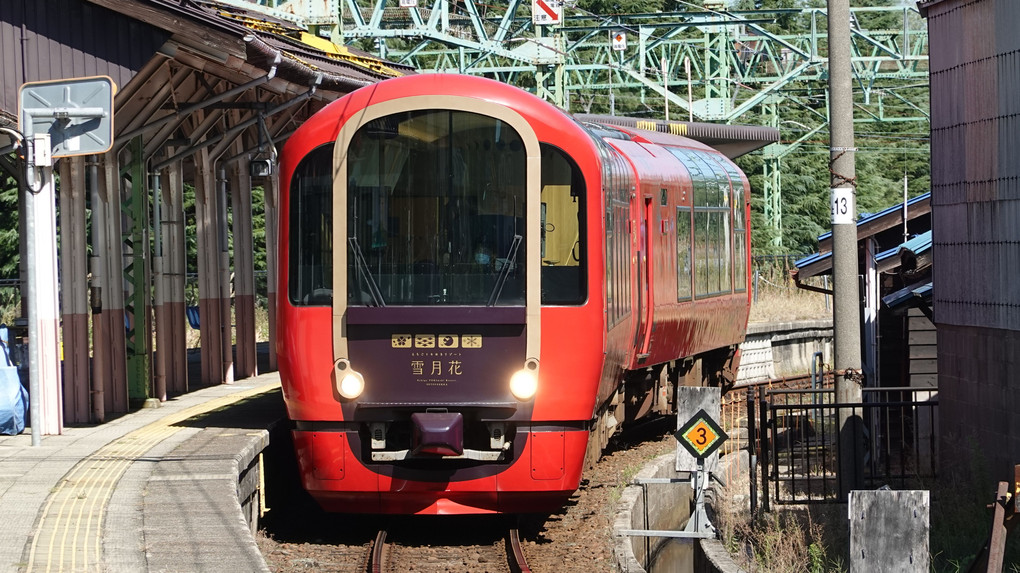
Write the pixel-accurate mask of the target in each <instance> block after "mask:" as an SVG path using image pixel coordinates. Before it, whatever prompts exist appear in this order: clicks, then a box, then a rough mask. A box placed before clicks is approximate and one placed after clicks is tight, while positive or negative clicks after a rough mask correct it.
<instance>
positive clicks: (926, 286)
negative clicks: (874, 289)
mask: <svg viewBox="0 0 1020 573" xmlns="http://www.w3.org/2000/svg"><path fill="white" fill-rule="evenodd" d="M932 290H933V289H932V282H931V281H928V282H922V283H914V284H912V285H910V286H907V287H904V288H901V289H900V290H898V291H896V292H894V293H892V294H888V295H886V296H884V297H882V304H884V305H886V306H887V307H889V308H890V309H894V308H896V307H899V306H902V305H905V304H908V303H916V302H918V301H921V302H924V303H925V304H929V305H930V304H931V295H932ZM911 306H913V304H911Z"/></svg>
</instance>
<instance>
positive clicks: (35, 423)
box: [25, 133, 63, 446]
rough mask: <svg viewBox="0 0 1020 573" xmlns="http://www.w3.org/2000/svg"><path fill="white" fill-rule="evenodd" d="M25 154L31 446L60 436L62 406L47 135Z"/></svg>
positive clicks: (38, 136) (53, 205)
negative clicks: (26, 159)
mask: <svg viewBox="0 0 1020 573" xmlns="http://www.w3.org/2000/svg"><path fill="white" fill-rule="evenodd" d="M31 144H32V149H31V150H30V153H29V162H28V169H29V171H30V172H32V173H30V175H29V177H28V181H29V184H28V192H29V195H28V197H27V201H26V209H25V211H26V218H27V221H28V229H27V237H26V238H27V242H28V245H27V247H28V248H27V251H28V253H27V254H28V260H27V261H25V263H26V264H27V265H28V294H29V303H28V348H29V360H28V364H29V393H30V397H29V398H30V401H31V415H32V422H31V424H32V445H33V446H38V445H41V443H42V439H41V437H40V436H41V435H42V434H44V433H45V434H47V435H54V434H60V433H61V431H62V430H63V420H62V414H63V407H62V404H61V388H60V344H59V337H60V335H59V326H58V324H59V323H58V313H59V309H58V306H59V305H58V302H57V237H56V235H57V223H56V202H55V201H56V198H55V194H54V190H53V160H52V156H51V154H50V136H49V134H48V133H41V134H35V135H34V136H33V138H32V142H31Z"/></svg>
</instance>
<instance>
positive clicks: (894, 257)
mask: <svg viewBox="0 0 1020 573" xmlns="http://www.w3.org/2000/svg"><path fill="white" fill-rule="evenodd" d="M930 203H931V192H928V193H923V194H921V195H918V196H917V197H914V198H913V199H910V200H908V201H907V208H908V212H909V211H910V210H911V208H914V211H915V212H920V211H921V210H919V209H916V208H917V207H918V206H920V205H925V206H926V207H925V209H924V210H923V213H925V214H926V213H928V212H929V209H930ZM902 213H903V204H902V203H900V204H897V205H893V206H892V207H889V208H888V209H883V210H882V211H879V212H878V213H872V214H870V215H866V216H864V217H861V218H860V219H858V221H857V238H858V240H861V239H866V238H869V237H871V236H873V235H875V234H876V233H877V232H878V231H880V230H884V229H887V228H889V227H891V226H894V225H896V224H899V222H902V220H903V218H902ZM865 229H867V230H865ZM826 240H827V241H828V242H829V243H831V240H832V232H831V231H830V232H827V233H825V234H823V235H820V236H819V237H818V243H819V248H821V247H822V246H823V245H825V243H824V242H823V241H826ZM931 244H932V239H931V230H928V231H926V232H924V233H919V234H918V235H916V236H915V237H914V238H912V239H910V240H909V241H907V242H905V243H901V244H898V245H896V247H894V248H891V249H887V250H884V251H881V252H879V253H878V254H876V255H875V262H876V263H878V265H879V271H880V272H888V271H890V270H892V269H893V268H895V267H896V266H898V265H899V255H900V254H901V249H902V248H903V247H904V245H908V249H909V250H911V251H913V252H914V253H915V254H920V253H921V252H923V251H927V250H930V249H931ZM925 245H926V246H925ZM829 249H830V250H822V251H820V252H818V253H814V254H811V255H808V256H806V257H804V258H802V259H799V260H797V261H795V262H794V266H795V267H797V268H796V270H795V271H794V273H795V274H796V276H797V278H799V279H804V278H807V277H813V276H816V275H820V274H825V273H828V272H829V271H830V270H831V269H832V251H831V246H830V247H829ZM915 249H916V251H915Z"/></svg>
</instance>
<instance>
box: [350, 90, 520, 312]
mask: <svg viewBox="0 0 1020 573" xmlns="http://www.w3.org/2000/svg"><path fill="white" fill-rule="evenodd" d="M347 153H348V156H347V214H348V233H347V234H348V237H347V239H346V241H347V245H346V246H347V261H348V264H347V276H348V285H347V286H348V300H347V302H348V304H350V305H353V306H365V305H367V306H381V305H432V304H443V305H523V304H524V285H525V282H524V274H525V264H524V261H525V257H526V254H525V252H524V251H525V249H524V245H525V241H524V237H525V197H526V189H525V175H526V170H527V161H526V154H525V151H524V144H523V142H522V141H521V138H520V136H519V135H518V134H517V133H516V132H515V131H514V130H513V129H511V128H510V127H509V126H508V125H507V124H505V123H504V122H502V121H500V120H498V119H495V118H491V117H488V116H484V115H479V114H475V113H469V112H462V111H450V110H421V111H410V112H405V113H400V114H396V115H391V116H386V117H383V118H380V119H377V120H375V121H372V122H370V123H367V124H365V125H364V126H362V127H361V128H360V129H359V130H358V131H357V133H356V134H355V135H354V138H353V139H352V140H351V145H350V147H349V148H348V150H347Z"/></svg>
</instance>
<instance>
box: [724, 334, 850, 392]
mask: <svg viewBox="0 0 1020 573" xmlns="http://www.w3.org/2000/svg"><path fill="white" fill-rule="evenodd" d="M815 352H821V353H822V360H823V361H824V362H825V363H827V364H832V320H831V319H828V320H802V321H798V322H761V323H752V324H749V325H748V327H747V338H746V339H745V340H744V342H743V343H742V344H741V345H740V370H739V372H738V373H737V385H738V386H739V385H740V384H745V383H752V382H763V381H765V380H768V379H770V378H781V377H784V376H798V375H802V374H807V373H810V372H811V357H812V356H813V355H814V353H815Z"/></svg>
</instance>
